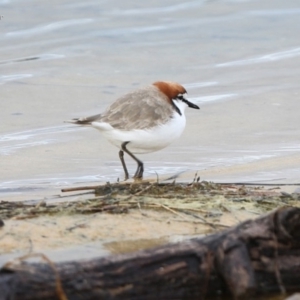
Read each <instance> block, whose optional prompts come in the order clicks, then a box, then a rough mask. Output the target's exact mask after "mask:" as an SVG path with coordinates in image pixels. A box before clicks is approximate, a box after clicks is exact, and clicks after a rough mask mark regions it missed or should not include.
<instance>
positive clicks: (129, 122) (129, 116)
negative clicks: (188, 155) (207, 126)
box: [66, 81, 200, 181]
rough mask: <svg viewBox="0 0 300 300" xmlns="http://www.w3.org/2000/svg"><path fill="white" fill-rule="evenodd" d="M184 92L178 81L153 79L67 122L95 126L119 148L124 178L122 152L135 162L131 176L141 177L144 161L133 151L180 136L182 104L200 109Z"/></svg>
mask: <svg viewBox="0 0 300 300" xmlns="http://www.w3.org/2000/svg"><path fill="white" fill-rule="evenodd" d="M186 95H187V91H186V89H185V88H184V87H183V86H182V85H180V84H179V83H176V82H172V81H156V82H154V83H153V84H151V85H148V86H145V87H142V88H138V89H136V90H134V91H132V92H129V93H127V94H125V95H124V96H121V97H120V98H118V99H117V100H116V101H115V102H113V103H112V104H111V105H110V106H109V107H108V108H107V109H106V110H105V111H104V112H103V113H101V114H97V115H93V116H90V117H81V118H75V119H72V120H69V121H66V122H68V123H73V124H77V125H89V126H92V127H93V128H96V129H98V130H99V131H100V132H101V133H102V135H103V136H104V137H105V138H106V139H107V140H108V141H109V142H110V143H111V144H113V145H114V146H116V147H117V148H118V149H119V158H120V161H121V164H122V167H123V170H124V173H125V178H124V181H126V180H127V179H128V178H129V173H128V169H127V166H126V164H125V160H124V152H125V153H126V154H128V155H129V156H130V157H131V158H132V159H133V160H135V162H136V163H137V169H136V172H135V174H134V176H133V178H134V179H135V180H142V178H143V173H144V163H143V162H142V161H141V160H140V159H138V158H137V157H136V154H143V153H151V152H155V151H158V150H161V149H163V148H165V147H167V146H168V145H169V144H171V143H172V142H173V141H174V140H176V139H177V138H179V137H180V135H181V134H182V132H183V130H184V128H185V125H186V118H185V114H184V111H185V108H186V107H190V108H194V109H200V108H199V106H198V105H196V104H194V103H192V102H190V101H188V100H187V98H186Z"/></svg>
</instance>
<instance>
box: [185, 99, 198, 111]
mask: <svg viewBox="0 0 300 300" xmlns="http://www.w3.org/2000/svg"><path fill="white" fill-rule="evenodd" d="M182 101H183V102H185V103H186V104H187V105H188V107H191V108H195V109H200V107H199V106H198V105H196V104H194V103H192V102H190V101H188V100H187V99H185V98H183V100H182Z"/></svg>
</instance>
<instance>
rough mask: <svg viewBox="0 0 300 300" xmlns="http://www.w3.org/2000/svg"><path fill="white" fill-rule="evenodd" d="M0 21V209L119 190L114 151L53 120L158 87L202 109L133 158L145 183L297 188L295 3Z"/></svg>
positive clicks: (104, 7) (10, 6) (7, 5)
mask: <svg viewBox="0 0 300 300" xmlns="http://www.w3.org/2000/svg"><path fill="white" fill-rule="evenodd" d="M0 15H1V20H0V46H1V47H0V55H1V58H0V91H1V102H0V105H1V126H0V165H1V169H0V195H1V199H26V200H28V199H35V198H40V197H41V198H43V197H45V196H48V195H53V194H55V195H58V194H60V189H61V188H62V187H65V186H68V185H76V184H82V183H84V184H86V183H92V182H106V181H116V180H117V179H118V178H120V179H122V178H123V171H122V167H121V164H120V162H119V159H118V150H117V149H116V148H114V147H113V146H111V145H110V144H109V143H108V142H107V141H105V140H104V139H103V138H102V137H101V135H100V134H99V133H98V132H97V131H96V130H93V129H88V128H78V127H76V126H72V125H69V124H64V123H63V121H64V120H68V119H71V118H73V117H79V116H87V115H90V114H96V113H99V112H101V111H102V110H104V109H105V108H106V107H107V105H109V104H110V103H111V102H112V101H113V100H114V99H116V98H117V97H119V96H121V95H122V94H124V93H126V92H128V91H130V90H132V89H134V88H136V87H140V86H143V85H146V84H149V83H151V82H153V81H157V80H160V79H162V80H164V79H166V80H173V81H178V82H180V83H182V84H183V85H184V86H185V87H186V89H187V90H188V95H189V99H190V100H191V101H193V102H195V103H197V104H199V105H200V107H201V110H200V111H195V110H189V109H187V111H186V114H187V119H188V122H187V128H186V130H185V132H184V134H183V136H182V138H181V139H180V140H178V141H176V142H174V143H173V144H172V145H171V146H170V147H168V148H166V149H164V150H162V151H160V152H157V153H153V154H148V155H144V156H141V159H142V160H144V162H145V167H146V170H145V176H146V178H147V177H150V178H156V176H158V177H159V178H166V177H168V176H171V175H173V174H176V173H181V175H180V178H181V180H192V178H193V176H194V173H195V172H196V171H198V174H199V175H200V176H201V179H203V180H215V181H221V182H228V181H239V182H241V181H242V182H248V181H251V182H253V181H256V182H274V183H276V182H288V183H295V182H298V181H299V177H300V152H299V149H300V143H299V136H300V126H299V125H300V121H299V111H300V102H299V95H300V86H299V82H300V40H299V34H298V33H299V29H300V28H299V27H300V23H299V17H300V4H299V1H296V0H291V1H288V2H283V1H279V0H277V1H276V0H275V1H274V0H273V1H271V0H268V1H264V2H258V1H251V0H250V1H234V0H232V1H230V0H228V1H189V2H183V1H167V0H165V1H151V3H146V2H139V3H137V2H136V1H126V2H123V1H119V0H116V1H100V2H99V1H88V2H84V3H83V2H79V1H76V0H73V1H67V0H64V1H55V2H52V3H51V4H47V3H45V2H40V1H9V0H6V1H0ZM127 161H128V166H129V169H130V173H131V174H133V172H134V171H135V168H136V166H135V164H134V162H132V161H131V160H130V159H128V158H127ZM49 188H50V191H49Z"/></svg>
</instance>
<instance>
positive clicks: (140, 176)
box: [121, 142, 144, 179]
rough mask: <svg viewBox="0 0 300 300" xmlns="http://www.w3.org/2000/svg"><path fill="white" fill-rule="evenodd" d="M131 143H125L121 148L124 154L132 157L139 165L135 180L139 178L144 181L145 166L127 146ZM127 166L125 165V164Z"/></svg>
mask: <svg viewBox="0 0 300 300" xmlns="http://www.w3.org/2000/svg"><path fill="white" fill-rule="evenodd" d="M128 143H129V142H124V143H122V145H121V148H122V150H123V151H124V152H126V153H127V154H128V155H129V156H131V157H132V158H133V159H134V160H135V161H136V163H137V165H138V167H137V169H136V172H135V174H134V176H133V178H137V179H142V178H143V173H144V164H143V162H142V161H140V160H139V159H138V158H136V157H135V156H134V155H133V154H132V153H131V152H130V151H129V150H128V149H127V148H126V145H127V144H128ZM124 164H125V163H124Z"/></svg>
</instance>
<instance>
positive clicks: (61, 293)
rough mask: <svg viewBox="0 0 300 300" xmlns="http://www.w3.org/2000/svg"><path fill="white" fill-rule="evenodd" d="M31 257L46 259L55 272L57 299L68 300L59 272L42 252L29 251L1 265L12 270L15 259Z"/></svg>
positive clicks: (22, 259)
mask: <svg viewBox="0 0 300 300" xmlns="http://www.w3.org/2000/svg"><path fill="white" fill-rule="evenodd" d="M32 257H40V258H42V260H44V261H46V262H47V263H48V265H49V266H50V268H51V269H52V270H53V271H54V274H55V287H56V293H57V296H58V299H59V300H68V298H67V295H66V294H65V292H64V290H63V287H62V284H61V280H60V275H59V272H58V270H57V268H56V266H55V264H54V263H53V262H52V261H51V260H50V259H49V258H48V257H47V256H46V255H45V254H43V253H30V254H27V255H24V256H21V257H17V258H15V259H14V260H12V261H9V262H7V263H6V264H5V265H4V266H3V267H2V270H4V269H6V270H14V269H16V268H15V267H13V264H14V262H15V261H19V262H22V261H24V260H26V259H28V258H32Z"/></svg>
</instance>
